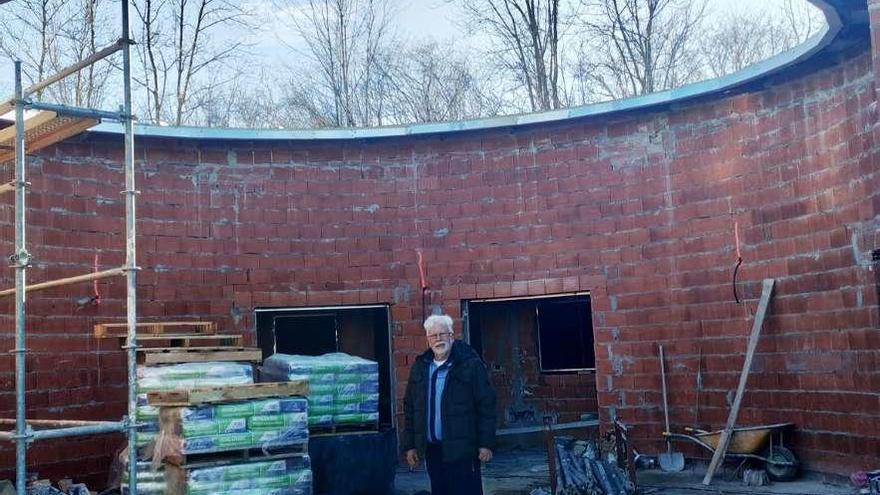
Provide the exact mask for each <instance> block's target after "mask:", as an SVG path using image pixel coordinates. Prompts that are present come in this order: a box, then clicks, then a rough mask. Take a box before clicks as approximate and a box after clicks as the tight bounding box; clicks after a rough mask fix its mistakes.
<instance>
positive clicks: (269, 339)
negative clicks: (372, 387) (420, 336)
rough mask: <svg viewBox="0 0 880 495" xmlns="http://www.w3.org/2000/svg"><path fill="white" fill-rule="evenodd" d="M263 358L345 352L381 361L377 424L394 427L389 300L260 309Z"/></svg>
mask: <svg viewBox="0 0 880 495" xmlns="http://www.w3.org/2000/svg"><path fill="white" fill-rule="evenodd" d="M256 322H257V344H258V345H259V347H260V349H262V351H263V358H264V359H265V358H267V357H269V356H271V355H272V354H275V353H277V352H278V353H284V354H301V355H306V356H320V355H321V354H327V353H330V352H344V353H346V354H351V355H353V356H360V357H362V358H366V359H370V360H373V361H376V362H377V363H379V424H380V426H381V427H388V428H390V427H394V426H396V425H395V424H394V423H395V414H394V408H395V404H394V396H393V394H392V391H393V390H394V376H393V368H392V366H391V364H392V358H391V349H392V344H391V330H390V326H389V323H390V318H389V308H388V306H387V305H371V306H334V307H321V308H258V309H256Z"/></svg>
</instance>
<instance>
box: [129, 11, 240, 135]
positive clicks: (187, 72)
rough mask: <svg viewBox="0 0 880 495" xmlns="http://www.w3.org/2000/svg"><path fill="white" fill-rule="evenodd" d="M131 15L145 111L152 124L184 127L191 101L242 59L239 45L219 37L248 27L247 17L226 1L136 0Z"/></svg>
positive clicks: (191, 109)
mask: <svg viewBox="0 0 880 495" xmlns="http://www.w3.org/2000/svg"><path fill="white" fill-rule="evenodd" d="M134 10H135V13H136V16H137V19H138V20H139V24H138V26H137V30H136V32H137V34H136V38H137V41H138V51H137V53H138V56H139V59H140V68H141V72H140V74H139V75H138V77H137V78H136V81H137V82H138V83H139V84H140V85H142V86H143V87H144V88H145V89H146V91H147V99H146V102H145V108H144V110H145V111H146V113H147V115H149V118H150V120H152V121H153V122H157V123H158V122H171V123H173V124H174V125H181V124H184V123H188V122H189V119H190V118H191V117H192V116H193V115H194V114H195V112H196V111H197V109H196V108H194V104H193V102H195V101H197V100H198V99H197V98H194V96H193V95H194V94H195V93H197V92H199V91H205V90H209V88H210V87H212V86H216V85H217V84H220V83H222V82H223V78H222V77H218V73H219V72H222V69H223V68H224V67H226V66H227V64H231V63H232V61H233V60H234V59H235V58H236V57H237V56H238V55H240V54H241V53H242V49H243V47H244V42H242V41H240V40H233V39H228V38H227V39H225V40H222V41H221V40H220V39H219V37H220V36H221V35H222V34H224V30H229V29H230V28H232V27H247V26H249V23H250V22H251V15H250V13H249V12H248V11H247V10H245V8H244V7H243V6H242V5H241V4H240V3H239V2H233V1H227V0H137V1H135V2H134ZM208 72H210V74H208ZM172 91H173V94H172Z"/></svg>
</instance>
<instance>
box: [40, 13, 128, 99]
mask: <svg viewBox="0 0 880 495" xmlns="http://www.w3.org/2000/svg"><path fill="white" fill-rule="evenodd" d="M108 3H110V2H107V1H105V0H72V1H70V2H69V6H70V7H71V8H72V10H71V12H70V16H69V17H68V18H67V20H66V21H65V22H64V24H63V26H61V29H60V40H61V43H59V46H58V49H56V50H53V51H51V52H50V54H49V59H50V61H51V65H52V68H53V70H55V71H58V70H60V69H62V68H64V67H66V66H67V65H69V64H70V63H71V62H73V61H77V60H83V59H85V58H86V57H88V56H89V55H91V54H93V53H95V52H96V51H98V50H100V49H101V48H103V47H104V46H106V45H108V44H109V43H110V42H111V41H112V39H113V38H114V37H118V36H119V34H120V33H119V32H118V31H113V30H111V29H108V26H113V24H112V22H111V20H110V17H111V16H110V14H109V11H108V9H107V7H108V5H107V4H108ZM116 58H118V57H116ZM111 61H112V60H111ZM112 71H113V66H112V65H111V64H109V63H98V64H92V65H89V66H88V67H86V68H85V69H83V70H81V71H79V72H77V73H76V74H73V75H71V76H69V77H67V78H65V79H62V80H61V81H59V82H58V83H56V84H53V85H52V86H50V87H49V88H48V89H47V91H48V92H49V93H50V94H51V96H52V98H53V99H55V100H56V101H59V102H61V103H67V104H71V105H76V106H86V107H100V106H102V104H103V102H104V99H105V96H106V92H107V82H108V80H109V78H110V75H111V73H112Z"/></svg>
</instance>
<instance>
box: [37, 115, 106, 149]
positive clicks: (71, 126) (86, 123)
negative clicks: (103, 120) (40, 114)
mask: <svg viewBox="0 0 880 495" xmlns="http://www.w3.org/2000/svg"><path fill="white" fill-rule="evenodd" d="M62 118H64V117H62ZM68 119H69V122H66V123H65V125H61V126H58V128H57V129H52V131H51V132H48V133H46V134H43V135H41V136H39V137H37V138H35V139H31V140H30V141H27V142H25V149H26V150H27V152H28V153H32V152H34V151H37V150H41V149H43V148H45V147H47V146H51V145H53V144H55V143H58V142H61V141H64V140H65V139H67V138H69V137H71V136H76V135H77V134H79V133H81V132H84V131H87V130H89V129H91V128H92V127H95V126H96V125H98V121H97V120H95V119H80V118H76V119H72V118H68Z"/></svg>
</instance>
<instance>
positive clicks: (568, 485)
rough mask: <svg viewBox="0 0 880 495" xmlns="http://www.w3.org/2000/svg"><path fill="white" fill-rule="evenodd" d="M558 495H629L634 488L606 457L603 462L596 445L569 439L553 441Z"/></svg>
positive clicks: (614, 460) (612, 459) (609, 456)
mask: <svg viewBox="0 0 880 495" xmlns="http://www.w3.org/2000/svg"><path fill="white" fill-rule="evenodd" d="M554 448H555V452H554V454H555V456H554V457H555V459H556V463H555V464H556V493H557V495H632V494H634V493H635V486H634V485H633V483H632V482H631V481H630V480H629V478H628V477H627V474H626V472H625V471H624V470H622V469H621V468H620V467H619V466H618V464H617V457H616V455H615V454H613V453H609V454H607V455H606V456H605V459H602V456H601V454H600V453H599V450H598V449H597V448H596V445H595V444H594V443H592V442H590V441H586V440H575V439H574V438H572V437H556V438H555V439H554Z"/></svg>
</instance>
